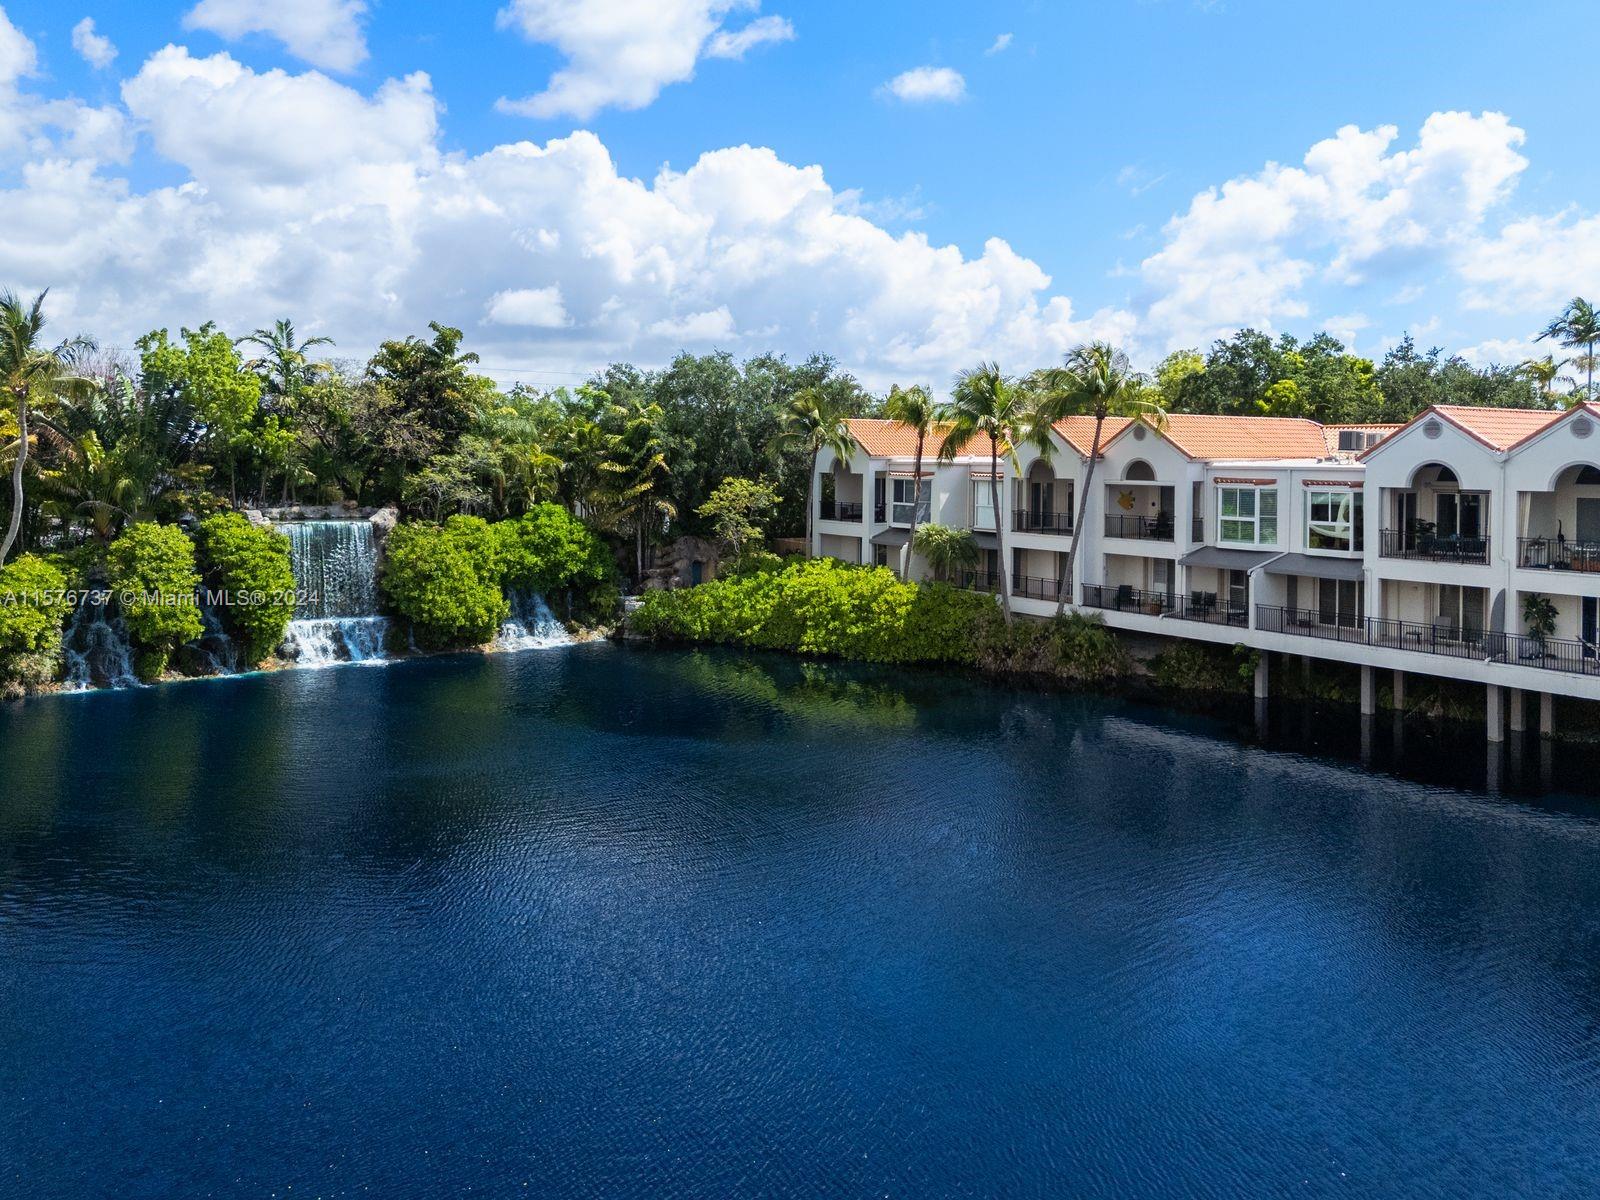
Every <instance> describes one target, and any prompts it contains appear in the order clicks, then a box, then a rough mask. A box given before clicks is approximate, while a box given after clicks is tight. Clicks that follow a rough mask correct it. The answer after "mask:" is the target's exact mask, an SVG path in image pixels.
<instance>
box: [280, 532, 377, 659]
mask: <svg viewBox="0 0 1600 1200" xmlns="http://www.w3.org/2000/svg"><path fill="white" fill-rule="evenodd" d="M282 528H283V531H284V532H285V533H287V534H288V535H289V564H290V566H291V567H292V568H293V569H294V582H295V587H296V588H297V589H298V590H299V592H300V595H301V602H300V603H299V604H298V605H297V606H296V607H295V619H294V620H293V621H290V622H289V628H288V630H287V631H286V632H285V634H284V638H283V656H284V657H285V658H287V659H289V660H290V661H292V662H296V663H299V664H300V665H302V666H307V667H325V666H331V665H332V664H334V663H342V662H381V661H383V657H384V644H385V643H386V642H387V640H388V635H389V621H388V618H386V617H382V616H379V615H378V543H377V538H376V537H375V536H374V534H373V529H372V522H370V521H296V522H292V523H290V524H286V525H284V526H283V527H282Z"/></svg>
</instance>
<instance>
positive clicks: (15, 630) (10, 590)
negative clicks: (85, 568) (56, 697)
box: [0, 554, 68, 697]
mask: <svg viewBox="0 0 1600 1200" xmlns="http://www.w3.org/2000/svg"><path fill="white" fill-rule="evenodd" d="M66 588H67V577H66V576H65V575H64V574H63V573H62V572H61V570H60V569H59V568H57V567H56V566H54V565H53V564H51V563H49V562H46V561H45V560H44V559H42V558H38V557H36V556H35V555H32V554H23V555H20V556H18V557H17V558H14V559H12V560H11V561H10V562H9V563H7V564H6V565H5V566H4V567H0V695H4V696H7V697H12V696H16V695H20V694H21V693H22V692H24V691H31V690H33V689H35V688H38V687H40V686H42V685H43V684H46V683H48V682H49V681H50V680H51V679H53V678H54V677H55V674H56V667H57V664H58V662H59V660H60V657H61V629H62V625H63V624H64V622H65V621H66V618H67V616H68V607H67V602H66V596H65V591H66Z"/></svg>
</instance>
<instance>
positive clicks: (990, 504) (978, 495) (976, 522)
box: [972, 479, 1005, 532]
mask: <svg viewBox="0 0 1600 1200" xmlns="http://www.w3.org/2000/svg"><path fill="white" fill-rule="evenodd" d="M1004 491H1005V482H1004V480H1002V481H1001V492H1002V493H1004ZM985 514H988V515H987V518H986V517H985ZM995 516H996V514H995V511H994V497H993V495H992V494H991V493H990V490H989V481H988V480H987V479H974V480H973V481H972V527H973V528H974V529H981V530H985V531H988V532H994V531H996V530H998V529H999V528H1000V527H999V525H998V524H997V523H996V520H995ZM986 520H987V523H985V521H986Z"/></svg>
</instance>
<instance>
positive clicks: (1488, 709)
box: [1483, 683, 1506, 743]
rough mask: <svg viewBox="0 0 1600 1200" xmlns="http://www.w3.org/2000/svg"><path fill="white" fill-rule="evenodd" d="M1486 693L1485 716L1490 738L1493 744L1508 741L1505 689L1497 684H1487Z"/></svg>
mask: <svg viewBox="0 0 1600 1200" xmlns="http://www.w3.org/2000/svg"><path fill="white" fill-rule="evenodd" d="M1484 686H1485V689H1486V690H1485V692H1484V706H1483V707H1484V714H1485V718H1486V724H1487V726H1488V737H1489V741H1490V742H1491V743H1498V742H1503V741H1505V740H1506V713H1505V707H1506V699H1505V692H1506V690H1505V688H1503V687H1501V686H1500V685H1499V684H1497V683H1490V684H1486V685H1484Z"/></svg>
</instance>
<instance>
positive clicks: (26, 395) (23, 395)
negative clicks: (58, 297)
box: [0, 289, 93, 564]
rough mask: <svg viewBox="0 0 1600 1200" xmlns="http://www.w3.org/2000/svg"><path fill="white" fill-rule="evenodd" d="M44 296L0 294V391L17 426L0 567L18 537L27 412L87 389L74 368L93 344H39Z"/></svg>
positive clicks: (83, 340)
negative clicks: (1, 389)
mask: <svg viewBox="0 0 1600 1200" xmlns="http://www.w3.org/2000/svg"><path fill="white" fill-rule="evenodd" d="M48 294H49V292H48V289H47V290H46V291H43V292H40V293H39V294H38V295H37V296H35V297H34V299H33V303H32V304H24V303H23V302H22V301H21V300H20V299H19V298H18V297H17V296H16V295H15V294H14V293H12V292H0V387H4V388H5V390H6V394H7V395H8V396H9V397H10V399H11V402H12V404H14V405H15V409H14V412H13V416H14V417H15V420H16V424H17V441H16V445H15V447H14V453H15V458H13V459H12V462H11V520H10V522H9V523H8V524H7V525H6V536H5V541H4V542H3V543H0V564H3V563H4V562H5V561H6V559H7V558H9V557H10V555H11V549H12V547H13V546H15V545H16V542H17V536H18V534H20V533H21V532H22V499H23V491H22V473H23V471H24V469H25V468H26V467H27V464H28V437H29V433H28V415H29V410H30V408H32V407H35V406H40V407H42V406H43V405H45V404H47V403H48V402H50V401H52V400H55V399H57V398H58V397H60V396H63V395H70V394H73V393H75V392H79V391H81V390H83V389H85V388H87V387H88V386H89V381H88V380H87V379H85V378H84V377H83V376H82V375H81V374H79V373H78V371H77V367H78V364H79V363H80V362H81V361H82V359H83V357H84V355H86V354H87V353H88V352H89V351H90V350H92V349H93V343H91V342H90V341H89V340H88V339H86V338H72V339H69V340H67V341H65V342H62V343H60V344H59V345H56V346H53V347H47V346H46V345H45V344H44V341H43V337H42V335H43V333H44V327H45V316H44V298H45V296H47V295H48Z"/></svg>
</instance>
